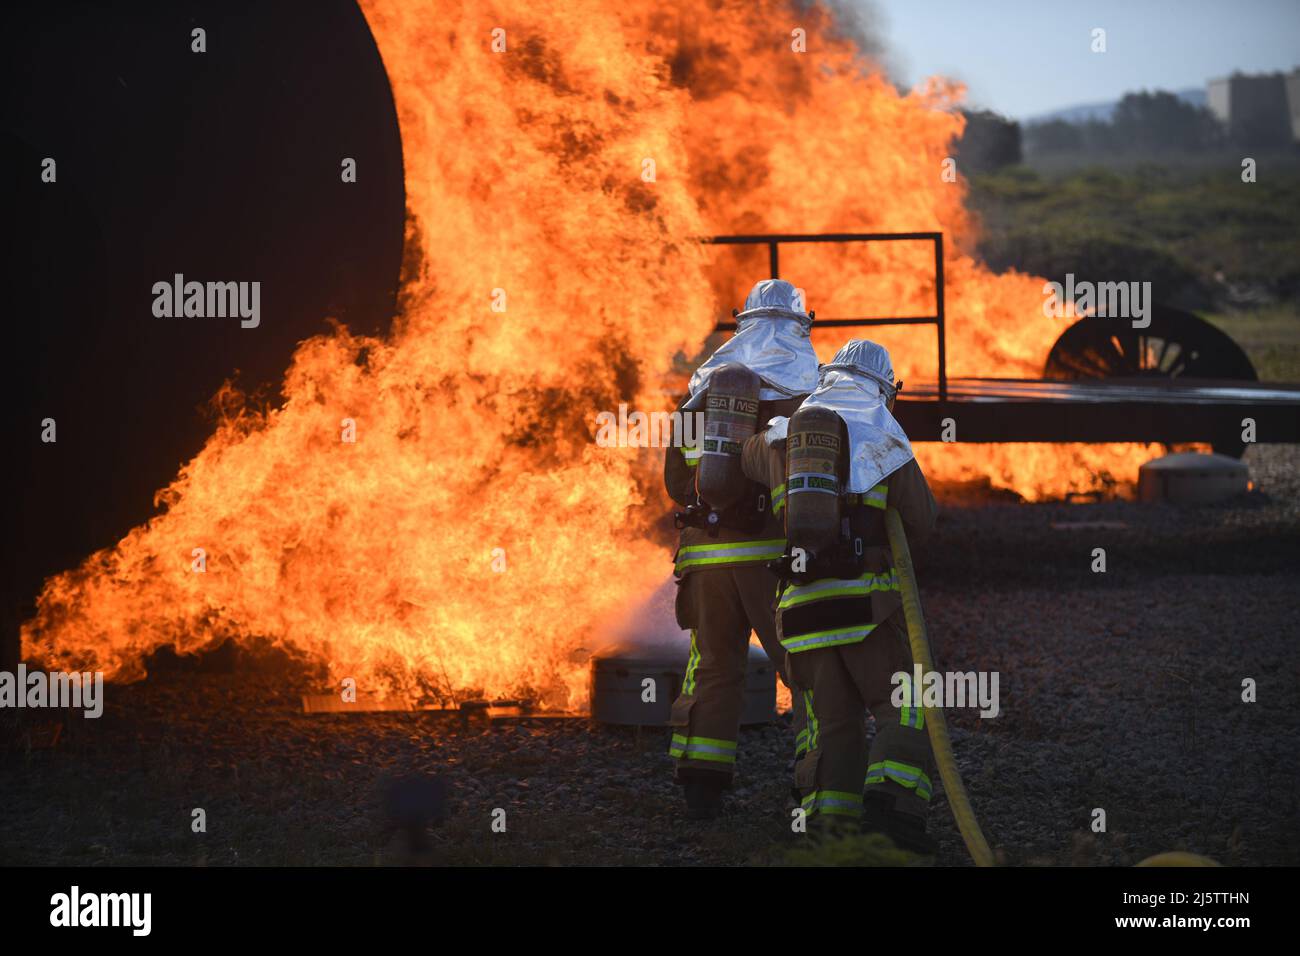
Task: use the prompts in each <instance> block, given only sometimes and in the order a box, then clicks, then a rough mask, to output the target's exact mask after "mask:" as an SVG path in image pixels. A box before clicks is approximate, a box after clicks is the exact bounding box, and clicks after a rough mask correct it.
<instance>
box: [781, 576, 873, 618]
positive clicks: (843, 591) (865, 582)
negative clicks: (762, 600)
mask: <svg viewBox="0 0 1300 956" xmlns="http://www.w3.org/2000/svg"><path fill="white" fill-rule="evenodd" d="M897 590H898V578H897V577H896V576H895V574H894V569H893V568H890V569H889V570H888V571H884V572H882V573H880V574H873V573H871V572H870V571H868V572H867V573H865V574H863V575H862V576H861V577H859V578H819V579H818V580H816V581H813V582H812V583H811V584H800V585H794V586H791V587H788V588H786V589H785V592H784V593H783V594H782V595H781V603H780V609H781V610H783V611H785V610H788V609H789V608H792V607H798V606H799V605H801V604H811V603H812V602H813V601H827V600H830V599H831V598H844V597H865V596H866V595H868V594H870V593H871V592H872V591H897Z"/></svg>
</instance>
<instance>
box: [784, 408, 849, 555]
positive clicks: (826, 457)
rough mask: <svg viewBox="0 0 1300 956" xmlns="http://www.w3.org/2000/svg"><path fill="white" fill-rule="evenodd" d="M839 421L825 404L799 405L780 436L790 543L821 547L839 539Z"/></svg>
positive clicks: (810, 548) (809, 550)
mask: <svg viewBox="0 0 1300 956" xmlns="http://www.w3.org/2000/svg"><path fill="white" fill-rule="evenodd" d="M844 432H845V428H844V422H843V420H842V419H841V418H840V416H839V415H837V414H835V413H834V412H833V411H831V410H830V409H829V408H819V407H816V406H813V407H807V406H805V407H803V408H800V409H799V410H798V411H797V412H795V413H794V415H792V416H791V417H790V426H789V430H788V433H787V438H786V446H785V448H786V482H785V509H786V515H785V532H786V537H787V538H788V539H789V541H790V547H791V548H801V549H803V550H804V551H805V552H807V553H808V554H818V553H820V552H824V551H825V549H826V548H829V547H830V546H832V545H834V544H835V543H836V541H838V540H839V533H840V492H841V479H842V476H843V475H844V473H845V472H846V471H847V468H846V467H845V466H846V462H845V461H844V453H845V444H844Z"/></svg>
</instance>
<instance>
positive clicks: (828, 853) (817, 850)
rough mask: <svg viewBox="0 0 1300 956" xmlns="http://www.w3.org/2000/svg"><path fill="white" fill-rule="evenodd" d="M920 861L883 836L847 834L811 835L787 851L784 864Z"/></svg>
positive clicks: (869, 864)
mask: <svg viewBox="0 0 1300 956" xmlns="http://www.w3.org/2000/svg"><path fill="white" fill-rule="evenodd" d="M918 859H919V858H918V857H917V856H916V855H915V854H913V853H909V852H907V851H906V850H900V849H898V847H896V846H894V844H893V842H892V841H891V840H890V839H889V837H887V836H885V835H884V834H881V833H860V832H856V831H853V830H845V831H843V832H841V833H837V834H826V835H814V834H810V835H809V836H808V838H807V839H805V840H802V841H800V845H799V846H797V847H795V848H793V849H791V850H787V851H786V853H785V856H784V857H783V859H782V860H781V862H782V863H783V864H785V865H786V866H908V865H910V864H913V863H916V862H917V861H918Z"/></svg>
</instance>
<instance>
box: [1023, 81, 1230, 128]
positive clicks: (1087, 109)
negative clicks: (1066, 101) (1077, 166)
mask: <svg viewBox="0 0 1300 956" xmlns="http://www.w3.org/2000/svg"><path fill="white" fill-rule="evenodd" d="M1174 95H1175V96H1177V97H1178V98H1179V99H1180V100H1182V101H1183V102H1185V103H1191V104H1192V105H1193V106H1205V105H1206V97H1205V90H1204V89H1203V88H1198V87H1192V88H1191V89H1187V90H1177V91H1175V93H1174ZM1117 105H1119V100H1111V101H1110V102H1108V103H1081V104H1079V105H1078V106H1067V107H1064V108H1063V109H1059V110H1052V112H1050V113H1039V114H1038V115H1037V116H1029V117H1026V118H1025V119H1024V120H1022V121H1021V122H1022V123H1024V124H1026V125H1028V124H1033V123H1047V122H1050V121H1051V120H1064V121H1065V122H1067V123H1087V122H1090V121H1092V120H1097V121H1099V122H1102V123H1108V122H1110V119H1111V116H1112V115H1113V114H1114V112H1115V107H1116V106H1117Z"/></svg>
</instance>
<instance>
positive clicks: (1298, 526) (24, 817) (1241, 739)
mask: <svg viewBox="0 0 1300 956" xmlns="http://www.w3.org/2000/svg"><path fill="white" fill-rule="evenodd" d="M1247 460H1248V461H1249V462H1250V464H1251V467H1252V474H1253V476H1254V480H1255V483H1256V487H1255V490H1253V491H1252V492H1251V493H1250V494H1248V495H1246V496H1244V497H1242V498H1240V499H1237V500H1235V501H1232V502H1230V503H1226V504H1223V505H1215V506H1210V507H1201V508H1178V507H1172V506H1142V505H1138V504H1134V503H1131V502H1122V501H1121V502H1105V503H1099V504H1081V505H1064V504H1043V505H1021V504H1006V503H996V504H988V505H986V506H984V507H946V508H945V509H944V510H943V513H942V516H941V518H940V525H939V528H938V531H937V533H936V536H935V538H934V540H933V542H932V543H931V545H930V546H929V547H928V548H927V549H926V552H925V553H924V554H923V555H921V556H919V559H918V574H919V575H920V580H921V586H922V593H923V597H924V601H925V610H926V616H927V623H928V624H929V627H930V630H931V633H932V639H933V640H934V643H935V650H936V657H937V664H938V666H939V668H941V669H948V670H977V669H978V670H996V671H998V672H999V675H1000V687H999V689H1000V697H1001V714H1000V715H999V716H998V717H997V718H995V719H991V720H981V719H980V718H979V717H978V716H976V715H975V714H974V712H972V711H958V712H950V716H949V723H950V726H951V728H952V735H953V745H954V749H955V751H956V754H957V759H958V763H959V765H960V767H961V770H962V773H963V776H964V778H965V780H966V786H967V789H968V791H969V793H970V795H971V799H972V801H973V803H974V806H975V810H976V812H977V814H978V816H979V818H980V821H981V823H982V825H983V827H984V830H985V833H986V834H987V836H988V838H989V841H990V843H992V844H993V845H994V846H995V848H996V849H997V851H998V853H999V854H1000V856H1001V858H1002V859H1003V861H1004V862H1007V863H1012V864H1042V863H1047V864H1083V865H1090V864H1130V863H1133V862H1136V861H1137V860H1139V859H1141V858H1143V857H1144V856H1147V855H1149V854H1152V853H1156V852H1160V851H1163V850H1173V849H1185V850H1191V851H1194V852H1198V853H1204V854H1207V855H1209V856H1212V857H1214V858H1216V859H1218V860H1220V861H1221V862H1224V863H1230V864H1292V865H1294V864H1297V863H1300V839H1298V838H1300V812H1298V808H1297V792H1298V791H1300V648H1298V646H1297V641H1296V638H1297V636H1298V635H1297V631H1298V630H1300V628H1298V627H1297V624H1296V611H1297V603H1298V602H1297V597H1296V595H1297V594H1300V449H1296V448H1292V447H1277V448H1269V447H1266V446H1265V447H1261V448H1254V449H1252V450H1251V451H1250V452H1249V453H1248V455H1247ZM1095 522H1096V523H1102V524H1090V523H1095ZM1054 525H1056V526H1055V527H1054ZM1097 547H1102V548H1105V550H1106V557H1107V571H1106V573H1104V574H1095V573H1093V572H1092V571H1091V567H1090V566H1091V563H1092V549H1093V548H1097ZM1244 678H1251V679H1253V680H1254V681H1255V682H1256V684H1257V688H1258V691H1257V693H1258V701H1257V702H1256V703H1251V704H1247V703H1243V702H1242V700H1241V693H1242V691H1241V687H1242V680H1243V679H1244ZM308 681H309V678H308V677H307V675H305V674H303V673H302V672H300V671H296V670H294V669H293V668H292V667H290V666H287V665H286V664H285V663H284V662H283V661H278V660H276V659H273V658H266V657H255V656H254V655H249V654H246V653H245V654H241V655H238V656H236V655H231V654H226V655H224V656H223V655H220V654H218V655H214V656H213V657H212V658H211V659H209V660H208V661H206V662H204V663H203V664H202V665H199V666H196V665H191V664H173V665H172V666H170V667H160V668H159V669H158V670H157V671H156V672H155V673H154V675H153V676H151V677H150V679H149V680H147V681H144V682H142V683H140V684H136V685H132V686H130V687H124V688H118V689H115V690H114V692H113V693H111V694H110V695H108V703H107V708H106V711H105V715H104V717H103V718H102V719H100V720H98V721H84V720H80V719H70V720H67V721H66V722H64V723H63V724H62V725H61V726H62V733H61V737H60V739H59V740H58V742H57V744H56V745H54V746H52V747H49V746H45V747H43V746H41V742H42V739H43V737H44V735H45V734H46V732H47V731H48V729H49V726H48V724H45V723H42V722H40V721H35V720H31V719H29V717H28V712H6V713H4V714H3V716H0V734H2V735H3V736H0V744H2V745H3V747H4V749H3V750H2V751H0V806H3V807H4V814H3V817H0V862H3V863H18V864H47V863H59V864H143V863H163V864H198V865H203V864H209V865H225V864H270V865H278V864H362V865H368V864H372V863H379V864H401V863H430V862H432V863H452V864H458V863H476V864H492V863H511V864H514V863H523V864H534V863H535V864H550V863H555V864H567V863H582V864H609V863H617V864H669V865H673V864H713V865H719V864H721V865H728V864H744V863H776V862H782V861H783V860H785V859H787V854H789V853H790V852H791V851H792V850H798V849H800V848H802V847H803V846H805V844H804V842H802V841H803V838H800V837H796V836H794V835H792V834H790V832H789V807H790V806H791V805H792V804H790V803H789V800H788V797H787V794H786V792H785V782H786V779H787V772H786V766H787V761H788V755H789V753H790V750H791V748H792V736H791V733H790V730H789V728H788V726H786V725H785V724H784V723H776V724H772V725H767V726H762V727H754V728H748V729H746V730H745V731H743V732H742V736H741V742H740V757H739V765H740V773H739V776H738V780H737V787H736V789H735V791H733V793H732V794H731V795H730V798H729V803H728V807H727V813H726V815H725V816H724V817H723V818H722V819H721V820H719V821H716V822H714V823H710V824H699V823H691V822H688V821H685V820H684V819H683V818H682V816H681V812H680V805H679V798H678V793H677V790H676V788H675V787H673V786H672V784H671V783H670V773H671V762H670V760H669V758H668V757H667V755H666V749H667V735H666V733H665V732H664V731H661V730H645V731H642V732H640V733H637V732H635V731H633V730H630V729H626V728H607V727H593V726H592V725H591V724H590V723H589V722H588V721H586V720H572V719H570V720H521V721H513V722H512V721H498V722H492V723H489V722H487V721H486V720H484V719H482V718H477V719H475V720H472V721H470V722H468V723H462V722H461V721H460V720H459V719H458V718H454V717H447V716H440V715H433V714H427V713H411V714H369V715H356V714H354V715H332V716H312V717H308V716H304V715H303V714H301V712H300V709H299V696H298V695H299V694H300V693H301V692H302V691H303V690H305V689H309V686H308ZM420 774H440V775H442V776H443V777H444V778H445V779H446V780H447V781H448V783H449V784H450V791H449V795H448V801H447V802H448V811H449V812H448V815H447V819H446V820H445V822H443V823H442V825H441V826H439V827H437V828H435V829H434V830H433V831H432V833H431V835H430V836H429V845H428V847H427V848H424V849H421V850H418V851H415V850H412V849H411V848H410V846H409V843H408V840H407V839H406V836H405V835H404V834H402V833H398V832H393V831H392V830H391V829H390V828H388V827H387V826H386V825H385V823H384V821H385V819H386V817H385V814H384V812H383V807H384V805H385V794H386V793H387V792H388V788H389V786H390V785H391V782H392V781H393V780H394V779H398V778H408V777H410V776H412V775H420ZM194 808H203V809H204V811H205V812H206V815H207V832H206V833H202V834H195V833H193V832H191V828H190V822H191V814H192V811H193V810H194ZM496 808H501V809H504V810H505V824H506V830H505V832H504V833H497V832H493V830H492V822H493V810H494V809H496ZM1094 808H1102V809H1104V810H1105V811H1106V816H1107V830H1106V832H1104V833H1094V832H1092V830H1091V829H1090V826H1089V824H1090V822H1091V819H1092V812H1093V809H1094ZM931 826H932V829H933V832H935V834H936V835H937V836H938V838H939V840H940V843H941V854H940V857H939V862H940V863H941V864H953V865H965V864H967V863H968V859H967V856H966V853H965V850H964V848H963V846H962V844H961V840H960V837H959V835H958V834H957V831H956V828H955V825H954V823H953V820H952V815H951V813H950V812H949V810H948V807H947V804H946V802H945V801H944V800H943V799H942V797H939V798H937V799H936V800H935V806H934V809H933V810H932V812H931Z"/></svg>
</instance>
